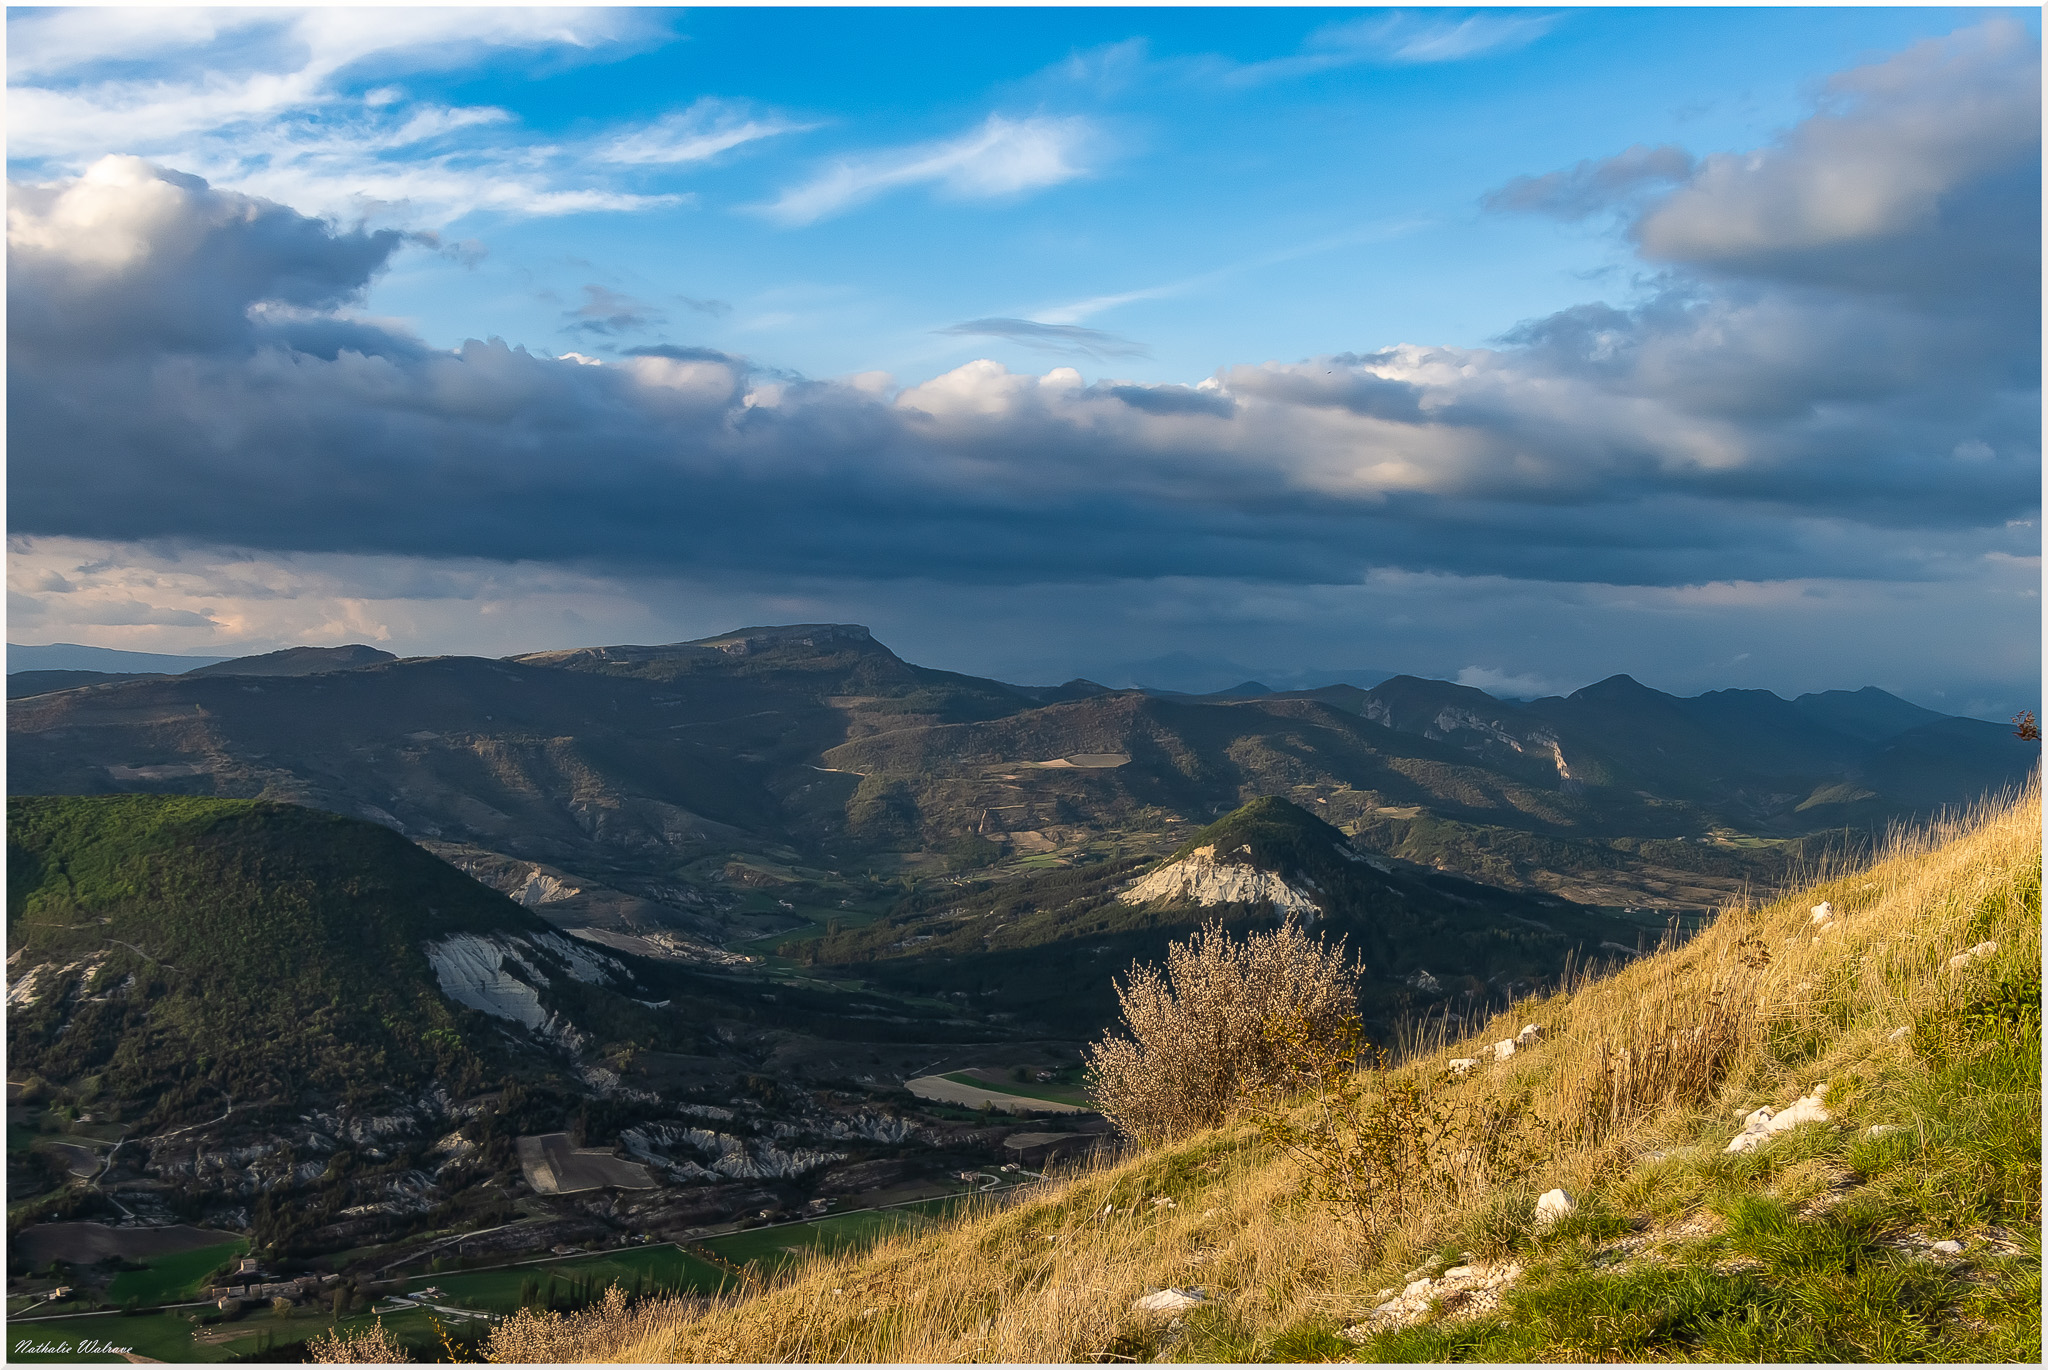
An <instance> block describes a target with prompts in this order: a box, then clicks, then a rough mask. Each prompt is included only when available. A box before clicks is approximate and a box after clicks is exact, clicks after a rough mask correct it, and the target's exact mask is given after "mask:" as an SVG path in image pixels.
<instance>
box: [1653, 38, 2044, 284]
mask: <svg viewBox="0 0 2048 1370" xmlns="http://www.w3.org/2000/svg"><path fill="white" fill-rule="evenodd" d="M2040 149H2041V66H2040V46H2039V42H2038V40H2036V39H2034V38H2033V37H2032V36H2030V35H2029V34H2028V33H2027V32H2026V31H2025V30H2024V29H2023V28H2022V27H2021V26H2020V25H2019V24H2017V23H2014V22H2012V21H2010V20H1994V21H1991V22H1989V23H1986V24H1983V25H1980V26H1978V27H1975V28H1972V29H1966V30H1963V31H1962V32H1960V33H1957V34H1954V35H1952V36H1950V37H1947V38H1940V39H1926V40H1923V41H1921V42H1919V43H1916V44H1914V45H1913V46H1912V47H1910V48H1908V49H1906V50H1905V51H1904V52H1902V53H1900V54H1899V55H1897V56H1896V57H1893V58H1892V59H1890V60H1889V61H1886V62H1881V63H1877V64H1875V65H1872V66H1866V67H1859V68H1857V69H1855V70H1853V71H1848V72H1844V73H1842V74H1840V75H1838V76H1836V77H1835V78H1834V79H1833V80H1831V81H1830V82H1829V83H1828V86H1827V90H1826V95H1825V100H1824V103H1823V105H1822V108H1821V109H1820V111H1819V112H1817V113H1816V114H1815V115H1814V116H1813V117H1812V118H1809V119H1807V120H1805V121H1804V122H1802V123H1801V124H1799V125H1798V126H1797V127H1795V128H1793V129H1791V130H1790V131H1788V132H1787V133H1786V134H1785V136H1783V137H1782V138H1780V139H1779V140H1778V141H1777V142H1776V143H1775V144H1774V145H1772V146H1770V147H1767V148H1763V149H1759V150H1757V151H1754V152H1749V153H1741V154H1735V153H1720V154H1716V155H1714V156H1710V157H1707V158H1705V159H1704V160H1703V161H1702V162H1701V163H1700V164H1699V166H1698V168H1697V169H1696V170H1695V171H1694V173H1693V175H1692V177H1691V178H1690V180H1688V181H1687V182H1686V183H1685V184H1684V185H1682V186H1680V187H1679V188H1678V189H1677V190H1675V191H1674V192H1672V193H1671V194H1670V195H1669V196H1667V197H1665V198H1664V199H1662V200H1661V201H1659V202H1657V203H1655V204H1653V205H1651V206H1650V207H1649V208H1648V210H1647V211H1646V212H1645V213H1644V214H1643V215H1642V217H1641V218H1640V219H1638V220H1637V222H1636V224H1635V226H1634V230H1633V232H1634V236H1635V238H1636V240H1637V242H1638V243H1639V244H1640V245H1641V249H1642V252H1643V255H1644V256H1645V257H1646V258H1648V259H1649V260H1651V261H1653V262H1660V263H1673V264H1677V265H1681V266H1684V267H1687V268H1691V269H1694V270H1704V271H1708V272H1712V273H1714V274H1717V275H1729V276H1741V277H1749V278H1762V279H1768V280H1781V281H1788V282H1794V283H1799V284H1806V283H1814V284H1824V285H1827V286H1831V287H1836V288H1844V287H1846V288H1851V289H1860V290H1866V291H1875V292H1878V293H1882V294H1885V295H1914V296H1920V297H1922V298H1923V299H1933V298H1937V297H1943V296H1950V295H1952V294H1954V293H1955V292H1957V291H1959V290H1961V291H1970V292H1972V293H1973V294H1975V295H1976V296H1978V297H1979V298H1981V297H1983V296H1985V295H1997V296H2009V295H2019V294H2025V295H2027V296H2030V297H2036V298H2035V299H2034V303H2036V304H2038V298H2037V297H2038V294H2039V287H2038V282H2039V279H2040V260H2041V258H2040V247H2041V242H2040V213H2039V209H2040V185H2041V157H2040Z"/></svg>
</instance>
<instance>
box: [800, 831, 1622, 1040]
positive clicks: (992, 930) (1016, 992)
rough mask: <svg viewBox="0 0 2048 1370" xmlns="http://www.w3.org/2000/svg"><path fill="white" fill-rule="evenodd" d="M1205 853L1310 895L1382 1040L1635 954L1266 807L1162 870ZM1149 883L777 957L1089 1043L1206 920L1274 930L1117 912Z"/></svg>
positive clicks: (886, 926) (1236, 910)
mask: <svg viewBox="0 0 2048 1370" xmlns="http://www.w3.org/2000/svg"><path fill="white" fill-rule="evenodd" d="M1203 847H1211V848H1214V849H1215V851H1216V852H1217V854H1218V859H1219V860H1221V861H1224V862H1226V863H1234V864H1246V865H1250V866H1252V867H1254V868H1255V869H1258V870H1261V871H1268V872H1272V873H1274V874H1277V875H1279V876H1280V877H1282V878H1283V879H1284V880H1286V881H1288V882H1289V883H1291V884H1293V885H1295V886H1296V887H1297V888H1299V889H1301V890H1304V891H1310V892H1313V897H1314V899H1315V902H1316V904H1317V906H1318V908H1319V910H1320V913H1319V916H1318V921H1317V924H1316V926H1317V929H1318V930H1319V931H1322V932H1327V933H1329V934H1330V935H1332V936H1342V937H1344V938H1345V939H1346V941H1347V943H1348V944H1349V945H1350V947H1351V949H1352V951H1353V952H1354V953H1355V954H1357V955H1358V956H1359V957H1360V959H1361V960H1362V962H1363V963H1364V965H1365V967H1366V980H1365V986H1364V991H1363V1000H1362V1008H1363V1010H1364V1012H1365V1014H1366V1016H1367V1018H1368V1019H1369V1020H1370V1021H1372V1022H1373V1023H1374V1024H1375V1025H1377V1026H1378V1027H1379V1028H1380V1029H1382V1030H1383V1031H1385V1030H1391V1028H1392V1026H1393V1024H1394V1023H1395V1022H1397V1021H1398V1020H1399V1019H1401V1018H1402V1017H1404V1016H1408V1015H1413V1014H1416V1013H1419V1012H1424V1011H1430V1010H1433V1009H1444V1008H1451V1007H1453V1006H1455V1008H1456V1009H1457V1010H1458V1011H1464V1012H1470V1011H1471V1010H1472V1008H1474V1007H1475V1006H1477V1005H1481V1004H1484V1003H1487V1002H1491V1001H1496V1000H1499V999H1501V998H1502V997H1503V996H1505V995H1508V994H1510V993H1512V992H1514V991H1515V989H1516V987H1520V988H1521V989H1522V990H1526V989H1527V988H1528V987H1529V986H1530V985H1532V984H1534V983H1537V982H1540V981H1544V980H1547V979H1550V978H1552V977H1555V976H1556V975H1558V974H1559V973H1561V972H1562V971H1563V969H1564V968H1565V966H1566V964H1567V963H1568V962H1569V961H1572V960H1576V961H1577V962H1578V963H1580V964H1586V963H1589V962H1594V961H1599V960H1602V959H1613V957H1614V956H1615V955H1616V954H1617V953H1616V952H1615V951H1614V946H1615V945H1619V946H1625V947H1630V948H1633V947H1634V946H1635V945H1636V942H1637V939H1638V936H1639V933H1640V931H1641V929H1639V928H1638V927H1636V926H1635V925H1633V924H1630V923H1627V922H1624V921H1622V920H1620V919H1616V918H1610V917H1607V916H1604V915H1602V914H1600V913H1597V912H1594V911H1591V910H1587V909H1584V908H1581V907H1578V906H1576V905H1572V904H1569V903H1567V902H1565V901H1562V900H1555V899H1543V898H1536V897H1531V896H1528V895H1523V894H1519V893H1516V892H1513V891H1509V890H1502V889H1495V888H1492V887H1489V886H1485V885H1479V884H1475V883H1473V882H1471V881H1468V880H1464V879H1461V878H1459V877H1456V876H1451V875H1446V874H1443V873H1441V872H1436V871H1430V870H1426V869H1422V868H1417V867H1394V866H1392V865H1391V864H1390V863H1387V862H1384V861H1381V862H1378V863H1377V864H1375V863H1374V862H1373V861H1369V860H1367V859H1365V858H1363V857H1362V856H1361V855H1360V854H1359V853H1358V852H1357V851H1356V850H1355V848H1354V847H1353V845H1352V844H1351V843H1350V841H1349V840H1348V839H1347V838H1346V837H1345V835H1344V834H1343V833H1342V832H1341V831H1339V830H1338V829H1337V828H1335V827H1332V826H1331V825H1330V824H1328V823H1326V822H1324V821H1323V820H1322V819H1320V818H1318V817H1316V816H1315V815H1314V814H1312V813H1309V812H1307V811H1306V810H1304V809H1303V808H1301V807H1300V806H1299V805H1297V804H1293V803H1290V802H1289V801H1287V800H1285V799H1281V798H1277V797H1272V796H1268V797H1264V798H1260V799H1255V800H1253V801H1252V802H1251V803H1249V804H1246V805H1244V806H1242V807H1241V808H1238V809H1236V810H1234V811H1233V812H1231V813H1229V814H1227V815H1225V816H1224V817H1223V818H1221V819H1218V820H1217V821H1216V822H1214V823H1211V824H1209V825H1208V826H1206V827H1204V828H1202V829H1200V830H1199V831H1197V832H1196V833H1195V834H1194V835H1193V836H1191V837H1189V838H1187V839H1186V840H1185V841H1184V842H1182V843H1181V845H1180V846H1179V848H1178V849H1177V850H1175V851H1174V852H1173V854H1172V855H1171V856H1169V857H1168V858H1167V861H1166V862H1161V863H1159V864H1161V865H1164V864H1167V862H1171V861H1176V860H1179V859H1181V858H1184V857H1186V856H1188V855H1189V854H1190V853H1192V852H1194V851H1195V850H1197V849H1198V848H1203ZM1145 869H1146V866H1145V865H1144V864H1143V863H1140V862H1136V861H1132V860H1120V861H1105V862H1100V863H1096V864H1093V865H1086V866H1078V867H1075V868H1072V869H1067V870H1056V871H1052V872H1049V873H1047V874H1044V875H1039V876H1034V877H1029V878H1026V879H1021V880H1013V881H1007V882H1002V883H998V884H995V885H992V886H987V887H984V888H981V889H963V888H961V887H958V886H939V887H936V888H933V889H930V890H927V891H925V892H922V893H920V894H917V895H913V896H911V897H909V898H907V899H905V900H903V901H902V902H901V903H900V904H899V905H898V906H897V908H896V909H894V910H893V911H891V912H890V913H889V914H888V915H887V916H885V917H883V918H881V919H879V920H877V921H876V922H873V923H870V924H868V925H866V926H862V927H855V928H842V929H839V930H836V931H828V932H827V933H826V935H824V936H823V937H821V938H818V939H815V940H813V941H809V942H803V943H794V944H791V945H789V946H788V947H786V948H785V950H786V951H787V952H788V953H789V954H791V955H794V956H797V957H799V958H801V959H803V960H804V961H805V962H807V963H808V964H812V965H819V966H831V965H837V966H847V967H858V968H859V970H858V973H859V974H860V975H861V976H862V977H863V978H865V979H866V980H868V981H869V982H871V983H873V984H875V985H877V986H887V987H890V988H893V989H897V990H900V991H903V992H908V993H916V994H931V993H949V992H950V993H959V994H965V995H967V996H968V997H969V998H970V999H972V1000H973V1001H975V1002H977V1003H981V1004H984V1005H987V1006H989V1007H992V1008H995V1009H998V1010H1000V1011H1008V1012H1012V1013H1016V1014H1019V1015H1021V1016H1024V1017H1027V1018H1029V1019H1032V1020H1035V1021H1037V1022H1039V1023H1042V1024H1045V1025H1047V1026H1048V1027H1050V1026H1052V1025H1061V1026H1062V1029H1063V1030H1064V1031H1069V1032H1071V1031H1075V1030H1080V1029H1085V1030H1087V1031H1094V1030H1097V1029H1099V1028H1100V1027H1102V1026H1104V1025H1106V1024H1107V1022H1108V1021H1109V1018H1110V1016H1111V1015H1112V1014H1113V1013H1114V1007H1115V997H1114V993H1113V991H1112V989H1111V988H1110V983H1109V975H1110V973H1112V972H1115V971H1120V970H1121V969H1122V968H1123V967H1125V966H1126V965H1128V964H1129V963H1130V962H1131V961H1132V960H1133V959H1141V960H1151V959H1157V958H1158V957H1159V956H1161V955H1162V954H1163V953H1164V950H1165V947H1166V944H1167V942H1168V941H1170V940H1172V939H1173V938H1174V937H1178V936H1184V935H1186V933H1187V932H1188V930H1189V929H1190V928H1192V927H1195V926H1197V925H1199V924H1201V923H1203V922H1207V921H1209V920H1212V919H1220V920H1222V921H1223V922H1224V923H1226V924H1227V925H1229V926H1233V927H1246V926H1252V925H1255V924H1262V925H1270V924H1271V922H1272V920H1273V913H1272V910H1271V909H1270V908H1269V907H1267V906H1265V905H1263V904H1259V905H1251V904H1244V905H1214V904H1211V905H1203V904H1196V903H1188V902H1167V901H1155V902H1151V903H1141V904H1134V903H1127V902H1125V901H1124V900H1123V899H1121V898H1119V895H1120V894H1121V893H1122V892H1123V891H1124V890H1125V889H1126V888H1127V887H1128V886H1129V885H1130V883H1131V881H1132V879H1133V878H1134V877H1135V876H1138V875H1140V874H1142V873H1143V872H1144V870H1145ZM1602 943H1609V944H1610V945H1609V946H1608V947H1607V948H1605V949H1603V948H1602V946H1601V944H1602ZM1419 972H1427V973H1428V974H1429V975H1430V976H1431V977H1432V978H1433V980H1434V981H1435V985H1436V988H1434V989H1423V988H1421V986H1422V985H1424V984H1427V983H1428V982H1425V981H1421V980H1420V976H1419V974H1418V973H1419Z"/></svg>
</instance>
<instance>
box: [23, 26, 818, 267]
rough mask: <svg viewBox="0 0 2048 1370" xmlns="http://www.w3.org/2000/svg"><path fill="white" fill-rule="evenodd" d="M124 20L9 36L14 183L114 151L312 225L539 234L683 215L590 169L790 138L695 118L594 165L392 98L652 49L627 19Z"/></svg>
mask: <svg viewBox="0 0 2048 1370" xmlns="http://www.w3.org/2000/svg"><path fill="white" fill-rule="evenodd" d="M123 16H124V17H123V19H122V21H121V22H120V23H118V24H113V23H108V22H106V18H105V16H104V14H103V13H102V12H99V11H84V10H54V11H49V10H46V11H41V12H34V13H28V14H23V15H20V16H19V17H15V18H12V19H10V21H9V23H8V30H7V31H8V59H9V79H10V86H9V90H8V154H9V157H10V159H11V161H12V162H13V163H14V165H15V167H16V168H17V171H18V172H28V173H40V174H42V175H45V176H59V175H63V174H67V173H75V172H78V171H81V170H83V169H84V168H85V167H86V166H88V165H90V164H91V163H92V162H94V161H95V160H97V159H98V158H99V157H100V156H102V155H104V154H105V153H106V152H107V151H108V150H109V149H114V148H118V149H120V150H122V151H124V152H129V153H134V154H138V155H142V156H156V157H163V158H167V159H170V158H174V159H175V161H176V163H177V164H178V165H180V166H182V167H184V168H186V169H188V170H190V171H193V172H195V173H197V174H199V175H202V176H204V177H206V178H207V179H208V180H209V181H212V182H215V183H217V184H223V185H232V186H235V187H237V188H239V189H243V190H247V191H250V192H252V193H255V194H260V195H263V196H265V197H267V198H271V199H276V200H280V201H284V202H288V203H291V204H294V205H297V206H298V207H300V208H302V209H307V210H311V211H314V212H317V213H326V214H333V215H337V216H341V217H346V218H363V217H371V218H383V219H387V220H396V221H400V222H403V223H404V224H406V225H407V226H408V227H414V228H433V227H438V226H440V225H444V224H447V223H449V222H452V221H453V220H455V219H458V218H461V217H462V216H463V215H465V214H469V213H474V212H478V211H489V212H495V213H501V214H508V215H515V216H524V217H534V216H550V215H560V214H574V213H587V212H593V211H606V212H620V211H635V210H645V209H652V208H660V207H668V206H675V205H678V204H683V203H687V201H688V199H689V197H688V196H687V195H686V194H683V193H680V192H673V191H655V192H649V191H647V190H645V189H642V188H640V187H636V186H628V185H618V184H613V183H611V182H609V181H608V180H607V179H605V177H604V176H603V175H601V174H599V175H593V174H592V168H593V167H596V168H599V169H600V170H601V169H602V167H604V166H605V165H607V164H609V165H676V164H681V163H687V162H691V161H702V160H706V159H708V158H710V157H712V156H715V155H717V153H718V152H720V151H723V150H725V149H727V148H730V147H736V146H739V145H740V144H741V143H744V142H747V141H751V140H753V139H756V138H761V137H766V136H769V135H770V134H771V133H776V132H783V131H787V129H788V128H790V127H793V125H791V124H789V122H788V121H785V120H780V119H778V118H776V117H775V116H772V115H755V114H749V115H745V116H743V117H737V118H735V117H732V115H733V114H734V111H730V110H727V109H724V108H722V107H717V106H715V105H710V104H706V103H705V102H702V101H700V102H699V103H698V105H695V106H692V107H691V108H690V109H688V110H684V111H681V112H680V113H679V114H677V115H674V116H668V117H667V118H665V119H663V120H657V121H656V122H655V123H654V124H651V125H647V126H644V127H641V128H637V129H628V130H624V131H614V132H610V133H609V134H604V135H600V136H599V139H600V149H601V151H599V152H597V153H593V150H592V149H591V148H589V147H586V146H558V145H554V144H551V143H548V142H546V141H543V140H537V139H535V138H533V137H532V136H531V135H530V134H529V133H527V132H526V131H525V130H523V129H521V128H520V127H519V124H518V121H517V120H516V119H515V118H514V117H513V116H512V115H511V114H509V113H508V112H507V111H505V110H503V109H499V108H495V107H492V106H488V105H472V106H458V105H449V104H444V103H439V102H435V101H431V100H419V99H415V98H413V97H412V96H410V95H409V94H408V93H407V92H406V90H405V89H403V88H402V87H401V86H398V85H393V84H389V83H388V82H389V81H390V79H391V78H392V77H393V76H394V75H398V74H402V73H405V72H408V71H414V72H424V71H437V70H444V69H450V68H458V67H461V66H463V65H466V64H468V63H471V62H473V61H474V60H475V59H476V58H477V57H478V56H479V55H480V54H482V53H485V52H491V51H536V50H545V51H549V52H551V53H556V54H559V53H564V52H568V53H575V52H598V51H600V50H605V49H612V50H621V51H622V50H627V49H630V48H631V47H633V46H634V45H636V44H642V43H645V42H648V41H657V40H659V39H660V38H661V37H662V36H663V35H662V30H661V28H660V24H659V23H658V22H657V21H655V20H652V19H650V18H649V17H648V16H646V15H644V14H641V13H639V12H633V11H612V10H544V9H530V10H524V9H509V10H502V9H494V10H475V9H378V10H374V11H370V10H346V9H307V10H302V11H298V12H296V13H293V12H289V11H286V12H282V13H280V12H279V11H275V10H246V11H182V10H180V11H170V10H166V11H155V10H145V11H132V12H130V11H124V12H123ZM131 18H132V22H131ZM145 62H147V63H150V67H149V69H146V70H143V71H141V72H140V73H138V70H137V68H138V65H139V64H142V63H145ZM372 62H374V69H375V72H376V75H377V77H378V79H380V80H382V81H385V82H386V84H382V85H378V86H375V87H374V88H369V89H365V88H364V86H365V83H364V82H363V81H362V80H361V78H360V75H359V73H360V72H362V71H363V70H364V69H365V68H366V65H367V64H369V63H372ZM607 152H608V153H610V154H611V155H610V156H608V157H607V156H605V155H603V153H607Z"/></svg>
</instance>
